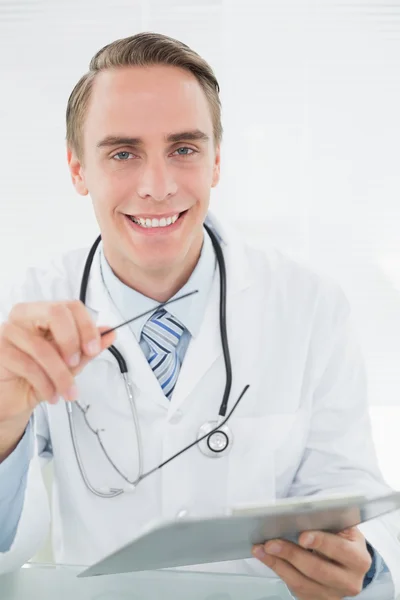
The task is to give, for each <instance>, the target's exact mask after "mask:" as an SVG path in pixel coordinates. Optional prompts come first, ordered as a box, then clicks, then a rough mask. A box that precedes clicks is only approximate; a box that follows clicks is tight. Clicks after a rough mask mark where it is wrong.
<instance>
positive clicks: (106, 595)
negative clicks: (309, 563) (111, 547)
mask: <svg viewBox="0 0 400 600" xmlns="http://www.w3.org/2000/svg"><path fill="white" fill-rule="evenodd" d="M83 570H84V569H83V568H82V567H74V566H68V565H45V564H39V563H36V564H28V565H25V566H24V567H23V568H22V569H20V570H18V571H15V572H13V573H7V574H5V575H2V576H0V600H39V599H40V600H71V599H73V600H289V599H292V598H293V596H291V594H290V593H289V592H288V590H287V588H286V586H285V585H284V584H283V582H282V581H280V580H279V579H272V578H263V577H251V576H244V575H231V574H229V575H227V574H218V573H199V572H189V571H178V570H173V571H172V570H171V571H168V570H163V571H146V572H140V573H125V574H121V575H104V576H100V577H89V578H82V579H81V578H77V575H78V574H79V573H81V572H82V571H83ZM357 598H360V600H361V599H362V600H377V598H379V600H394V598H393V592H392V584H391V579H390V576H388V578H387V580H386V581H383V583H382V584H379V586H378V587H376V586H374V589H373V590H372V589H370V590H368V589H367V590H365V591H364V592H363V593H362V594H360V595H359V596H357Z"/></svg>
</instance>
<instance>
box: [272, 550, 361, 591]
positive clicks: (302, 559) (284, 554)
mask: <svg viewBox="0 0 400 600" xmlns="http://www.w3.org/2000/svg"><path fill="white" fill-rule="evenodd" d="M274 547H275V549H274ZM278 548H279V549H280V550H279V552H277V550H278ZM264 549H265V551H266V552H267V554H268V553H269V552H272V555H273V556H276V557H279V558H280V559H283V560H285V561H286V562H288V563H290V564H291V565H293V566H294V567H295V568H296V569H297V570H298V571H299V572H300V573H302V574H303V575H305V576H306V577H308V578H309V579H311V580H312V581H316V582H317V583H320V584H321V585H322V586H324V587H328V588H331V589H334V590H339V591H341V592H343V593H344V595H346V594H348V593H349V590H351V589H352V588H353V586H354V585H356V584H357V585H358V584H362V580H363V577H362V575H361V573H360V574H359V575H357V573H354V572H353V571H351V570H349V569H347V568H344V567H343V566H339V565H337V564H335V563H333V562H331V561H330V560H327V559H326V558H324V557H323V556H321V555H318V554H314V553H310V552H309V551H308V550H305V549H304V548H301V547H300V546H298V545H297V544H293V543H292V542H288V541H281V540H279V541H277V542H268V543H267V544H265V546H264Z"/></svg>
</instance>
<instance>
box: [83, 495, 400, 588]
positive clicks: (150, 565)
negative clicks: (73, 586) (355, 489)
mask: <svg viewBox="0 0 400 600" xmlns="http://www.w3.org/2000/svg"><path fill="white" fill-rule="evenodd" d="M398 509H400V492H393V493H391V494H388V495H386V496H380V497H378V498H372V499H368V500H367V499H365V498H363V497H360V496H358V497H357V496H354V494H353V495H351V496H346V497H343V496H341V497H337V496H336V497H331V498H328V497H325V498H320V499H317V498H316V499H314V500H313V499H312V498H310V499H307V498H301V499H300V498H297V499H296V498H293V499H288V500H283V501H281V502H276V503H274V504H272V505H269V506H256V505H254V506H242V507H236V508H233V509H231V510H229V511H228V513H227V514H226V515H223V516H215V517H207V518H190V517H185V518H183V519H177V520H173V521H163V522H161V523H159V524H158V525H152V526H149V527H148V528H146V530H144V531H143V532H142V533H141V535H140V536H138V537H137V538H136V539H134V540H132V542H130V543H129V544H127V545H125V546H123V547H122V548H120V549H119V550H117V551H116V552H113V553H112V554H110V555H109V556H107V557H106V558H104V559H103V560H101V561H99V562H98V563H96V564H94V565H92V566H91V567H89V568H88V569H85V570H84V571H83V572H82V573H80V574H79V575H78V577H90V576H93V575H106V574H111V573H128V572H132V571H147V570H156V569H164V568H169V567H182V566H186V565H198V564H204V563H212V562H220V561H228V560H236V559H243V558H251V557H252V553H251V550H252V547H253V545H254V544H261V543H264V542H266V541H267V540H269V539H276V538H282V539H287V540H291V541H294V542H297V540H298V537H299V535H300V533H301V532H302V531H307V530H317V531H318V530H319V531H329V532H332V533H338V532H339V531H342V530H343V529H346V528H348V527H352V526H355V525H359V524H360V523H363V522H365V521H369V520H370V519H374V518H376V517H379V516H382V515H384V514H387V513H390V512H392V511H395V510H398Z"/></svg>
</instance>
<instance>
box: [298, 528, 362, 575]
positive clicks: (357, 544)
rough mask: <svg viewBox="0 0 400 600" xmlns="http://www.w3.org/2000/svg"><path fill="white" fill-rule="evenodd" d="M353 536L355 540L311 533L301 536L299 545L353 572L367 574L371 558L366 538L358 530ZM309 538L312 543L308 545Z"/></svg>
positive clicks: (330, 534) (317, 532)
mask: <svg viewBox="0 0 400 600" xmlns="http://www.w3.org/2000/svg"><path fill="white" fill-rule="evenodd" d="M347 535H348V534H347ZM351 535H352V537H353V539H348V538H347V539H346V538H344V537H342V536H341V535H338V534H335V533H328V532H325V531H309V532H307V533H302V534H301V535H300V537H299V544H300V546H302V547H303V548H308V549H312V550H316V551H317V552H319V553H320V554H322V555H323V556H326V557H327V558H329V559H330V560H332V561H335V562H336V563H338V564H339V565H343V566H344V567H346V568H348V569H350V570H352V571H356V572H365V573H366V572H367V571H368V569H369V567H370V566H371V556H370V554H369V552H368V549H367V544H366V541H365V538H364V536H363V535H362V533H361V532H360V531H359V530H358V529H355V530H354V531H353V532H352V534H351ZM308 536H311V538H312V541H309V542H308V543H307V538H308ZM311 538H310V539H311Z"/></svg>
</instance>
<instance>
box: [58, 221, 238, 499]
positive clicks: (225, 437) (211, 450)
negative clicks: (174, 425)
mask: <svg viewBox="0 0 400 600" xmlns="http://www.w3.org/2000/svg"><path fill="white" fill-rule="evenodd" d="M204 228H205V229H206V231H207V233H208V235H209V236H210V239H211V242H212V244H213V247H214V251H215V255H216V258H217V263H218V269H219V273H220V303H219V323H220V334H221V344H222V351H223V356H224V363H225V371H226V383H225V390H224V394H223V398H222V402H221V406H220V408H219V412H218V418H217V419H216V420H211V421H207V422H206V423H204V424H203V425H202V426H201V427H200V428H199V431H198V434H197V439H196V440H195V441H194V442H192V443H191V444H190V445H189V446H186V447H185V448H183V449H182V450H180V451H179V452H177V453H176V454H174V455H173V456H171V457H170V458H169V459H167V460H166V461H164V462H163V463H161V464H160V465H158V466H157V467H155V468H154V469H151V470H150V471H148V472H147V473H143V443H142V438H141V432H140V426H139V417H138V413H137V409H136V404H135V400H134V395H133V386H132V382H131V380H130V378H129V374H128V367H127V364H126V361H125V359H124V357H123V356H122V354H121V352H120V351H119V350H118V349H117V348H116V347H115V346H114V345H112V346H109V347H108V351H109V352H111V354H112V355H113V357H114V358H115V360H116V361H117V363H118V367H119V370H120V372H121V375H122V377H123V379H124V384H125V388H126V393H127V396H128V399H129V405H130V408H131V412H132V417H133V421H134V424H135V432H136V442H137V451H138V474H137V477H136V479H135V480H134V481H132V480H130V479H129V478H128V477H127V476H126V475H125V474H124V473H123V472H122V471H121V470H120V469H119V468H118V466H117V465H116V464H115V463H114V461H113V460H112V458H111V457H110V455H109V454H108V452H107V449H106V448H105V446H104V444H103V441H102V438H101V430H99V429H94V428H93V427H92V425H91V424H90V421H89V420H88V418H87V412H88V410H89V407H90V406H89V405H87V406H86V407H84V406H82V405H81V404H80V403H79V402H78V401H76V402H74V403H71V402H66V403H65V405H66V408H67V414H68V420H69V428H70V432H71V439H72V445H73V449H74V453H75V456H76V460H77V463H78V466H79V470H80V473H81V476H82V479H83V481H84V483H85V485H86V487H87V488H88V489H89V491H91V492H92V493H93V494H95V495H96V496H99V497H101V498H114V497H116V496H119V495H120V494H122V493H124V492H129V491H133V490H134V489H135V488H136V486H137V485H138V484H139V482H140V481H142V480H143V479H144V478H145V477H148V476H149V475H151V474H152V473H154V472H155V471H157V470H158V469H161V468H162V467H163V466H164V465H166V464H167V463H169V462H171V461H172V460H174V459H175V458H177V457H178V456H180V455H181V454H182V453H183V452H186V451H187V450H189V449H190V448H191V447H192V446H195V445H197V446H198V447H199V449H200V451H201V452H202V453H203V454H204V455H205V456H208V457H209V458H221V457H223V456H226V455H227V454H228V453H229V452H230V449H231V447H232V444H233V434H232V431H231V430H230V428H229V427H228V425H226V422H227V421H228V419H229V417H230V416H231V414H232V413H233V411H234V410H235V408H236V406H237V405H238V404H239V401H240V400H241V399H242V397H243V395H244V394H245V392H246V391H247V389H248V388H249V386H248V385H247V386H246V387H245V388H244V389H243V391H242V393H241V395H240V396H239V398H238V400H237V401H236V403H235V405H234V406H233V408H232V409H231V411H230V412H229V414H228V416H226V411H227V407H228V400H229V395H230V391H231V387H232V364H231V358H230V353H229V345H228V336H227V327H226V268H225V259H224V255H223V252H222V248H221V245H220V242H219V240H218V238H217V235H216V234H215V233H214V231H213V230H212V228H211V227H210V226H209V225H207V224H206V223H204ZM100 241H101V236H99V237H98V238H97V239H96V241H95V243H94V244H93V246H92V247H91V249H90V252H89V254H88V257H87V259H86V263H85V267H84V270H83V276H82V281H81V286H80V294H79V299H80V301H81V302H82V303H83V304H85V302H86V293H87V289H88V283H89V276H90V269H91V267H92V264H93V259H94V256H95V253H96V250H97V247H98V245H99V243H100ZM161 306H163V305H161ZM158 308H159V307H158V306H156V307H155V308H154V311H156V310H157V309H158ZM73 405H75V406H77V407H78V408H79V410H80V411H81V412H82V414H83V417H84V420H85V423H86V425H87V427H88V428H89V429H90V431H91V432H92V433H93V434H94V435H95V436H96V437H97V440H98V442H99V444H100V447H101V449H102V451H103V453H104V455H105V457H106V458H107V460H108V462H109V463H110V464H111V466H112V467H113V469H114V470H115V471H116V472H117V473H118V474H119V475H120V476H121V477H122V479H124V481H125V482H126V485H125V486H124V487H121V488H101V489H100V488H95V487H94V486H93V485H92V484H91V483H90V481H89V478H88V476H87V474H86V471H85V468H84V465H83V461H82V458H81V455H80V451H79V445H78V442H77V437H76V431H75V425H74V421H73V418H72V416H73V415H72V411H73V408H72V407H73Z"/></svg>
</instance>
